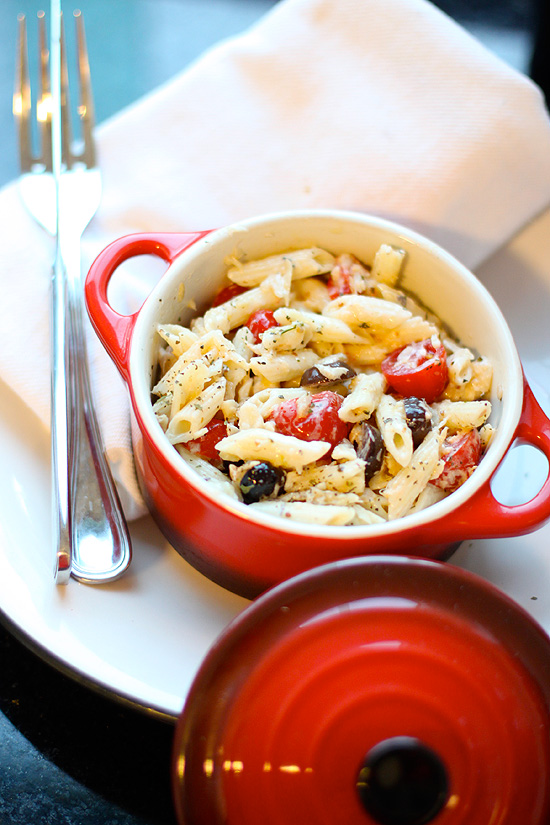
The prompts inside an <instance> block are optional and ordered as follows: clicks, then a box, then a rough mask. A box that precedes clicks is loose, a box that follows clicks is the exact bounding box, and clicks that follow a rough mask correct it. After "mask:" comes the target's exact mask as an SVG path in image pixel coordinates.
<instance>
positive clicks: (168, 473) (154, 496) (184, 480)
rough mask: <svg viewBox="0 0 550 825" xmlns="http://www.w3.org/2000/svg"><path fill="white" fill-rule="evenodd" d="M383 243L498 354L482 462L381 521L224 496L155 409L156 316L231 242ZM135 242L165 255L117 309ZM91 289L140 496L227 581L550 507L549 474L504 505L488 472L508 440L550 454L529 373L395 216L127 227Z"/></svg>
mask: <svg viewBox="0 0 550 825" xmlns="http://www.w3.org/2000/svg"><path fill="white" fill-rule="evenodd" d="M381 243H390V244H392V243H393V244H396V245H398V246H401V247H403V248H404V249H405V250H406V251H407V253H408V259H407V264H406V268H405V272H404V280H403V287H404V288H405V289H406V290H409V291H411V292H412V293H414V294H415V295H416V296H417V297H419V298H420V300H421V301H422V302H423V303H424V304H425V305H427V306H429V307H430V309H431V310H432V311H433V312H435V313H436V314H437V315H438V316H439V317H440V318H441V319H443V320H444V321H445V322H446V323H447V325H448V326H449V327H450V328H451V329H452V330H453V333H454V334H455V335H456V337H458V339H459V340H461V341H462V342H463V343H464V345H466V346H469V347H471V348H473V349H474V350H477V351H478V352H480V353H483V354H484V355H486V356H487V357H488V358H489V359H490V360H491V362H492V364H493V367H494V380H493V390H492V397H491V403H492V405H493V413H492V418H491V420H492V422H494V423H495V424H496V427H497V431H496V435H495V437H494V438H493V440H492V441H491V444H490V446H489V448H488V450H487V453H486V455H485V456H484V458H483V461H482V462H481V464H480V466H479V467H478V468H477V469H476V471H475V472H474V473H473V475H472V476H471V477H470V478H469V479H468V481H466V483H465V484H463V486H462V487H460V488H459V489H458V490H457V491H456V492H454V493H452V494H451V495H450V496H449V497H448V498H446V499H444V500H443V501H441V502H439V503H438V504H435V505H433V506H432V507H429V508H427V509H425V510H423V511H421V512H418V513H415V514H412V515H409V516H407V517H405V518H403V519H398V520H395V521H391V522H388V523H385V524H382V525H369V526H365V527H363V526H362V527H359V526H357V527H356V526H353V527H349V526H346V527H326V526H318V525H310V524H300V523H297V522H289V521H285V520H283V519H279V518H275V517H269V516H267V515H265V514H261V515H256V514H255V513H253V512H252V510H251V508H247V506H246V505H245V504H242V503H241V502H238V501H232V500H224V498H223V496H220V495H219V493H218V491H217V490H216V488H213V487H212V486H211V485H210V484H209V483H208V482H207V481H205V480H204V479H203V478H201V477H200V476H199V475H198V474H197V473H196V472H195V471H194V470H193V469H191V468H190V467H189V466H188V465H187V464H186V462H185V461H184V460H183V459H182V458H181V456H180V455H179V454H178V453H177V451H176V450H175V449H174V448H173V447H172V446H171V445H170V443H169V442H168V440H167V439H166V437H165V436H164V434H163V432H162V430H161V428H160V426H159V425H158V422H157V421H156V419H155V416H154V413H153V411H152V406H151V396H150V390H151V386H152V381H153V375H154V371H155V366H156V348H157V343H156V340H155V338H156V336H155V328H156V324H157V323H158V322H175V321H176V320H177V321H178V322H183V323H187V322H188V321H189V320H190V317H191V314H192V310H190V309H189V308H188V306H189V305H193V306H196V310H195V311H198V312H199V313H200V312H202V311H204V309H205V308H206V307H207V306H208V305H209V302H210V301H211V299H212V297H213V295H214V294H215V293H216V291H217V289H218V288H219V286H220V285H221V284H222V283H223V278H224V272H225V260H226V258H227V256H229V255H234V254H237V255H239V256H241V257H248V258H249V259H255V258H259V257H263V256H266V255H268V254H272V253H275V252H280V251H284V250H287V249H289V248H297V247H301V246H311V245H317V246H321V247H325V248H327V249H329V250H330V251H332V252H333V253H336V254H337V253H339V252H343V251H349V252H352V253H354V254H355V255H356V256H357V257H358V258H359V259H362V260H365V261H371V260H372V258H373V256H374V253H375V251H376V250H377V249H378V247H379V245H380V244H381ZM142 254H152V255H156V256H158V257H160V258H162V259H164V260H166V261H167V262H169V263H170V266H169V268H168V271H167V272H166V274H165V275H164V276H163V278H162V279H161V281H160V282H159V284H158V285H157V286H156V287H155V288H154V289H153V291H152V293H151V295H150V296H149V298H148V299H147V300H146V301H145V303H144V305H143V306H142V308H141V309H140V311H139V312H136V313H135V314H133V315H128V316H125V315H120V314H119V313H117V312H115V311H114V309H113V308H112V307H111V306H110V304H109V301H108V298H107V287H108V284H109V280H110V278H111V276H112V275H113V273H114V272H115V270H116V269H117V267H118V266H119V265H120V264H121V263H122V262H123V261H124V260H126V259H128V258H130V257H132V256H135V255H142ZM182 285H183V287H184V289H183V290H182ZM183 293H184V298H183V301H182V294H183ZM86 300H87V304H88V310H89V313H90V317H91V320H92V323H93V325H94V327H95V329H96V331H97V333H98V335H99V337H100V339H101V340H102V342H103V344H104V346H105V347H106V349H107V351H108V353H109V354H110V356H111V358H112V359H113V361H114V362H115V364H116V366H117V367H118V369H119V371H120V373H121V375H122V377H123V379H124V380H125V382H126V383H127V385H128V392H129V395H130V402H131V410H132V431H133V445H134V453H135V460H136V467H137V472H138V476H139V479H140V483H141V486H142V489H143V493H144V496H145V499H146V501H147V504H148V507H149V508H150V511H151V513H152V514H153V516H154V518H155V519H156V521H157V522H158V524H159V526H160V528H161V529H162V531H163V532H164V534H165V536H166V537H167V539H168V540H169V541H170V543H171V544H172V545H173V546H174V547H175V548H176V549H177V550H178V552H180V553H181V554H182V555H183V556H184V557H185V558H186V559H187V560H188V561H190V562H191V564H193V565H194V566H195V567H196V568H198V569H199V570H200V571H202V572H203V573H204V574H205V575H207V576H208V577H209V578H211V579H212V580H214V581H216V582H218V583H219V584H221V585H222V586H224V587H226V588H228V589H230V590H233V591H235V592H237V593H239V594H241V595H243V596H246V597H254V596H255V595H257V594H258V593H260V592H262V591H263V590H265V589H266V588H268V587H270V586H272V585H274V584H277V583H279V582H281V581H283V580H285V579H287V578H290V577H291V576H294V575H296V574H298V573H300V572H302V571H305V570H308V569H311V568H312V567H316V566H318V565H320V564H325V563H329V562H332V561H336V560H338V559H342V558H348V557H352V556H360V555H365V554H372V553H398V554H403V553H408V554H410V553H414V554H417V555H421V556H424V557H428V558H447V557H448V556H449V555H450V553H451V552H452V551H453V549H454V548H455V547H456V546H457V544H458V543H460V542H461V541H462V540H464V539H475V538H485V537H496V536H511V535H518V534H522V533H526V532H529V531H531V530H534V529H535V528H537V527H538V526H540V525H541V524H542V523H543V522H545V521H546V520H547V519H548V518H549V517H550V477H547V479H546V481H545V483H544V485H543V486H542V488H541V490H540V491H539V493H538V494H537V495H536V496H535V497H534V498H533V499H532V500H531V501H529V502H528V503H526V504H522V505H519V506H514V507H512V506H504V505H503V504H501V503H499V502H498V501H497V500H496V499H495V497H494V496H493V494H492V492H491V487H490V481H491V477H492V476H493V474H494V473H495V470H496V468H497V467H498V465H499V464H500V462H501V461H502V459H503V457H504V456H505V454H506V452H507V450H508V449H509V448H510V446H511V445H512V444H513V443H514V442H515V441H516V440H523V441H527V442H530V443H531V444H533V445H535V446H536V447H538V448H539V449H540V450H542V451H543V452H544V453H545V455H546V456H547V457H550V422H549V421H548V419H547V418H546V416H545V415H544V414H543V413H542V411H541V410H540V408H539V406H538V404H537V402H536V401H535V398H534V396H533V394H532V392H531V390H530V389H529V387H528V386H527V384H526V383H525V381H524V377H523V373H522V369H521V364H520V360H519V357H518V353H517V350H516V348H515V346H514V342H513V340H512V336H511V333H510V330H509V329H508V326H507V325H506V322H505V320H504V318H503V317H502V315H501V313H500V311H499V309H498V307H497V306H496V304H495V302H494V301H493V299H492V298H491V296H490V295H489V294H488V292H487V291H486V290H485V289H484V287H483V286H482V285H481V284H480V283H479V281H478V280H477V279H476V278H475V277H474V276H473V275H472V274H471V273H470V272H469V271H468V270H467V269H465V268H464V267H463V266H462V265H461V264H460V263H459V262H458V261H456V260H455V259H454V258H453V257H452V256H450V255H449V254H448V253H446V252H444V251H443V250H442V249H440V248H439V247H437V246H436V245H434V244H433V243H431V242H430V241H428V240H426V239H425V238H423V237H421V236H419V235H418V234H416V233H414V232H412V231H409V230H408V229H405V228H404V227H400V226H397V225H395V224H392V223H389V222H386V221H383V220H380V219H376V218H372V217H368V216H365V215H359V214H354V213H342V212H336V213H334V212H319V211H316V212H299V213H285V214H279V215H268V216H263V217H259V218H255V219H252V220H248V221H244V222H243V223H240V224H237V225H234V226H230V227H226V228H224V229H219V230H215V231H212V232H207V231H205V232H197V233H186V234H162V233H153V234H138V235H131V236H127V237H124V238H121V239H120V240H117V241H115V242H114V243H112V244H111V245H110V246H108V247H107V248H106V249H105V250H104V251H103V252H102V253H101V254H100V255H99V256H98V258H97V259H96V261H95V262H94V264H93V265H92V267H91V269H90V272H89V274H88V277H87V281H86Z"/></svg>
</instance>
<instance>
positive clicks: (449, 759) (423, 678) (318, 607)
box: [173, 557, 550, 825]
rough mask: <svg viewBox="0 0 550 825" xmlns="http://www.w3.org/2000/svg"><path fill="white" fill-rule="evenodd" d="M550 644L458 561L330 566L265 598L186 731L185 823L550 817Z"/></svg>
mask: <svg viewBox="0 0 550 825" xmlns="http://www.w3.org/2000/svg"><path fill="white" fill-rule="evenodd" d="M549 709H550V640H549V639H548V637H547V636H546V634H545V633H544V632H543V631H542V629H541V628H540V627H539V626H538V625H537V624H536V623H535V622H534V621H533V620H532V619H531V618H530V616H529V615H528V614H527V613H526V612H525V611H523V610H522V609H521V608H520V607H519V606H518V605H516V604H515V603H514V602H512V601H511V600H510V599H508V598H507V597H506V596H504V595H503V594H502V593H500V592H499V591H498V590H496V589H495V588H494V587H492V586H491V585H489V584H488V583H487V582H485V581H483V580H482V579H480V578H478V577H477V576H474V575H473V574H470V573H468V572H465V571H463V570H461V569H459V568H456V567H453V566H452V565H449V564H443V563H439V562H432V561H423V560H418V559H406V558H402V557H369V558H364V559H359V560H357V559H353V560H350V561H345V562H338V563H335V564H330V565H326V566H324V567H320V568H317V569H316V570H313V571H310V572H308V573H306V574H303V575H301V576H298V577H296V578H294V579H292V580H290V581H289V582H286V583H285V584H283V585H280V586H279V587H276V588H274V589H273V590H271V591H269V592H268V593H266V594H265V595H263V596H262V597H260V598H259V599H258V600H257V601H255V602H253V603H252V604H251V605H250V606H249V607H248V608H247V609H246V610H245V611H244V612H243V613H242V614H241V615H240V616H239V617H238V618H237V619H236V620H235V621H234V622H233V623H232V624H231V625H230V626H229V627H228V629H227V631H226V632H225V633H224V634H223V635H222V636H221V637H220V639H219V640H218V642H217V643H216V644H215V646H214V647H213V648H212V650H211V651H210V653H209V654H208V656H207V658H206V659H205V661H204V663H203V666H202V667H201V669H200V671H199V673H198V675H197V678H196V680H195V682H194V684H193V687H192V689H191V692H190V694H189V697H188V700H187V702H186V705H185V708H184V711H183V714H182V716H181V719H180V720H179V723H178V726H177V728H176V735H175V742H174V766H173V788H174V796H175V806H176V812H177V815H178V819H179V822H180V823H181V824H182V825H221V823H224V825H336V823H342V825H343V824H344V823H345V825H375V823H378V824H379V825H423V824H424V823H429V822H433V823H436V824H437V825H450V824H451V823H464V825H488V823H495V825H496V823H499V825H534V824H535V823H537V825H543V823H544V825H547V823H548V822H550V781H549V776H550V771H549V762H550V736H549V727H550V725H549V715H550V714H549Z"/></svg>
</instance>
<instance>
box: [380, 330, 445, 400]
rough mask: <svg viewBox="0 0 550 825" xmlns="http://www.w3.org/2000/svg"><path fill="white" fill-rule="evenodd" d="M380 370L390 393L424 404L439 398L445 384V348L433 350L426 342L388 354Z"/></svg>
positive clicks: (430, 343)
mask: <svg viewBox="0 0 550 825" xmlns="http://www.w3.org/2000/svg"><path fill="white" fill-rule="evenodd" d="M381 369H382V373H383V375H384V377H385V379H386V381H387V382H388V384H389V386H390V388H391V389H392V390H393V391H394V392H397V393H399V395H404V396H411V395H415V396H416V397H417V398H424V400H425V401H427V402H428V404H431V403H432V401H435V399H436V398H438V397H439V396H440V395H441V393H442V392H443V390H444V389H445V387H446V385H447V381H448V380H449V371H448V368H447V354H446V352H445V347H444V346H443V344H439V345H438V346H434V345H433V343H432V341H431V339H430V338H428V339H426V340H425V341H419V342H417V343H414V344H407V345H406V346H404V347H399V349H396V350H394V351H393V352H390V354H389V355H387V356H386V357H385V358H384V360H383V361H382V365H381Z"/></svg>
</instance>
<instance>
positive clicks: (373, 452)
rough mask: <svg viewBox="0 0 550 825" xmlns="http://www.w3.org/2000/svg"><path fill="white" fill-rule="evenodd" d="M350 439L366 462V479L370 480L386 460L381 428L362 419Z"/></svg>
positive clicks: (359, 456)
mask: <svg viewBox="0 0 550 825" xmlns="http://www.w3.org/2000/svg"><path fill="white" fill-rule="evenodd" d="M350 440H351V442H352V443H353V445H354V447H355V451H356V453H357V457H358V458H361V459H362V460H363V461H364V462H365V481H369V480H370V479H371V478H372V477H373V475H374V474H375V473H377V472H378V470H380V468H381V467H382V461H383V460H384V441H383V439H382V436H381V435H380V430H378V429H377V428H376V427H373V426H372V424H369V423H368V422H367V421H361V423H360V424H356V425H355V426H354V427H353V429H352V431H351V433H350Z"/></svg>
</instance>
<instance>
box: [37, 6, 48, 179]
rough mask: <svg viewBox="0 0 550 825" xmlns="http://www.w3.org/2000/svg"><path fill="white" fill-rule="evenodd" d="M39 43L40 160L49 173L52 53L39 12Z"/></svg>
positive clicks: (38, 113) (44, 18)
mask: <svg viewBox="0 0 550 825" xmlns="http://www.w3.org/2000/svg"><path fill="white" fill-rule="evenodd" d="M38 42H39V51H40V96H39V98H38V102H37V104H36V119H37V121H38V124H39V128H40V159H41V161H42V163H43V164H44V167H45V168H46V170H47V171H48V172H51V170H52V95H51V90H50V72H49V62H50V53H49V49H48V46H47V41H46V16H45V14H44V12H43V11H40V12H38Z"/></svg>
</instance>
